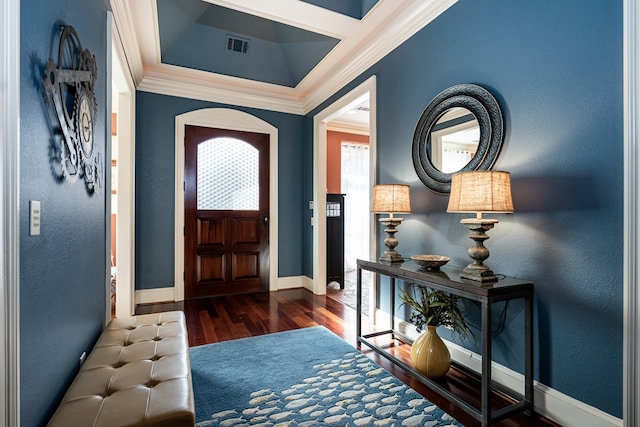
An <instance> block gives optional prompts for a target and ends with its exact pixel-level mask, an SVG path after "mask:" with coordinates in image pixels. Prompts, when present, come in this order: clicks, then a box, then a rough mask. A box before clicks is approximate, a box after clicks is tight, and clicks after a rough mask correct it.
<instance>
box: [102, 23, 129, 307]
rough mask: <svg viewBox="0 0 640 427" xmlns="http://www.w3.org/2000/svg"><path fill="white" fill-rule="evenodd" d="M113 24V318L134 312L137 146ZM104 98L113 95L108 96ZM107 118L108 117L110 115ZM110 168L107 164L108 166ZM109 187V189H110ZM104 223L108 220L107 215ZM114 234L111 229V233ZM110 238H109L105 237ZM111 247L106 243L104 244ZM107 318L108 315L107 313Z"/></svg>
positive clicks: (122, 55)
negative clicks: (115, 150) (115, 155)
mask: <svg viewBox="0 0 640 427" xmlns="http://www.w3.org/2000/svg"><path fill="white" fill-rule="evenodd" d="M111 22H112V30H111V31H112V38H111V48H112V62H111V81H112V85H113V87H114V89H115V90H114V91H113V92H115V96H114V99H113V103H114V104H117V111H118V127H117V129H118V137H117V144H118V166H117V168H116V177H115V178H116V182H117V183H118V189H117V203H118V206H117V216H116V256H117V276H116V317H122V316H130V315H132V314H133V313H134V312H135V234H136V233H135V227H136V209H135V188H136V186H135V184H136V181H135V178H136V176H135V147H136V130H135V129H136V127H135V115H136V96H135V93H136V89H135V84H134V82H133V78H132V77H131V74H130V73H129V72H128V69H129V68H128V66H127V65H126V64H127V58H126V55H125V52H124V47H123V46H122V42H121V40H122V38H121V37H120V36H119V35H118V28H117V26H116V24H115V20H111ZM107 96H112V94H111V93H109V94H107ZM109 116H110V115H109ZM107 167H111V166H110V162H109V164H108V165H107ZM108 188H111V186H109V187H108ZM107 221H111V215H110V213H109V215H108V218H107ZM111 232H113V230H111ZM108 238H109V239H110V238H111V236H108ZM107 243H108V244H110V243H111V242H110V240H109V242H107ZM107 316H109V313H108V312H107Z"/></svg>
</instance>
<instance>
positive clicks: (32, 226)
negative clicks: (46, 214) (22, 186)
mask: <svg viewBox="0 0 640 427" xmlns="http://www.w3.org/2000/svg"><path fill="white" fill-rule="evenodd" d="M40 213H41V212H40V202H39V201H36V200H31V201H30V202H29V235H30V236H39V235H40Z"/></svg>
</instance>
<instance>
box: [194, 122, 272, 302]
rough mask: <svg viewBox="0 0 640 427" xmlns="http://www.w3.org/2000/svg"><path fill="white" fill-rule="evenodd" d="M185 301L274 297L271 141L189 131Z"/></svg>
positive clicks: (244, 135) (214, 131)
mask: <svg viewBox="0 0 640 427" xmlns="http://www.w3.org/2000/svg"><path fill="white" fill-rule="evenodd" d="M184 202H185V203H184V206H185V239H184V240H185V296H186V298H198V297H207V296H216V295H229V294H239V293H248V292H264V291H268V290H269V239H268V237H269V229H268V228H269V135H267V134H259V133H251V132H240V131H231V130H225V129H213V128H205V127H199V126H186V128H185V201H184Z"/></svg>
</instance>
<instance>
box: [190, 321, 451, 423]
mask: <svg viewBox="0 0 640 427" xmlns="http://www.w3.org/2000/svg"><path fill="white" fill-rule="evenodd" d="M190 353H191V371H192V376H193V389H194V396H195V407H196V426H197V427H204V426H233V427H240V426H274V427H275V426H278V427H280V426H282V427H285V426H287V427H288V426H291V427H293V426H298V427H304V426H326V425H335V426H428V427H434V426H456V427H459V426H462V424H460V423H458V422H457V421H455V420H454V419H453V418H452V417H451V416H449V415H448V414H446V413H445V412H443V411H442V410H441V409H440V408H438V407H437V406H436V405H434V404H433V403H431V402H429V401H428V400H426V399H425V398H423V397H422V396H421V395H419V394H418V393H417V392H415V391H414V390H413V389H411V388H409V387H407V386H406V385H404V384H403V383H402V382H401V381H399V380H398V379H397V378H395V377H393V376H392V375H391V374H389V373H388V372H387V371H385V370H384V369H383V368H381V367H380V366H378V365H377V364H375V363H374V362H372V361H371V360H369V359H368V358H367V357H366V356H364V355H363V354H362V353H360V352H359V351H357V350H356V349H355V348H353V347H352V346H350V345H349V344H347V343H346V342H345V341H344V340H342V339H341V338H339V337H338V336H337V335H335V334H333V333H332V332H330V331H329V330H327V329H325V328H324V327H322V326H317V327H312V328H306V329H296V330H293V331H287V332H279V333H275V334H270V335H262V336H258V337H253V338H245V339H239V340H234V341H225V342H221V343H217V344H209V345H204V346H200V347H193V348H191V349H190Z"/></svg>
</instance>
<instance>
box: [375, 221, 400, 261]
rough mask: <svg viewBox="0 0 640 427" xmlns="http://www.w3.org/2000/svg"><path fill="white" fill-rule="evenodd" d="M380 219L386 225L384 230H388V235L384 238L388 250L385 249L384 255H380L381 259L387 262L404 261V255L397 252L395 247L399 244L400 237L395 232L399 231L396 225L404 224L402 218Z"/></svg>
mask: <svg viewBox="0 0 640 427" xmlns="http://www.w3.org/2000/svg"><path fill="white" fill-rule="evenodd" d="M378 221H379V222H380V223H381V224H383V225H384V226H386V228H385V229H384V231H386V233H387V237H386V238H385V239H384V245H385V246H386V247H387V250H386V251H384V253H383V254H382V255H380V261H382V262H385V263H387V262H388V263H398V262H404V259H403V258H402V255H400V254H399V253H398V252H396V249H395V247H396V246H398V239H396V236H395V234H396V233H397V232H398V230H397V229H396V227H397V226H398V225H400V224H402V218H393V217H389V218H380V219H379V220H378Z"/></svg>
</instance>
